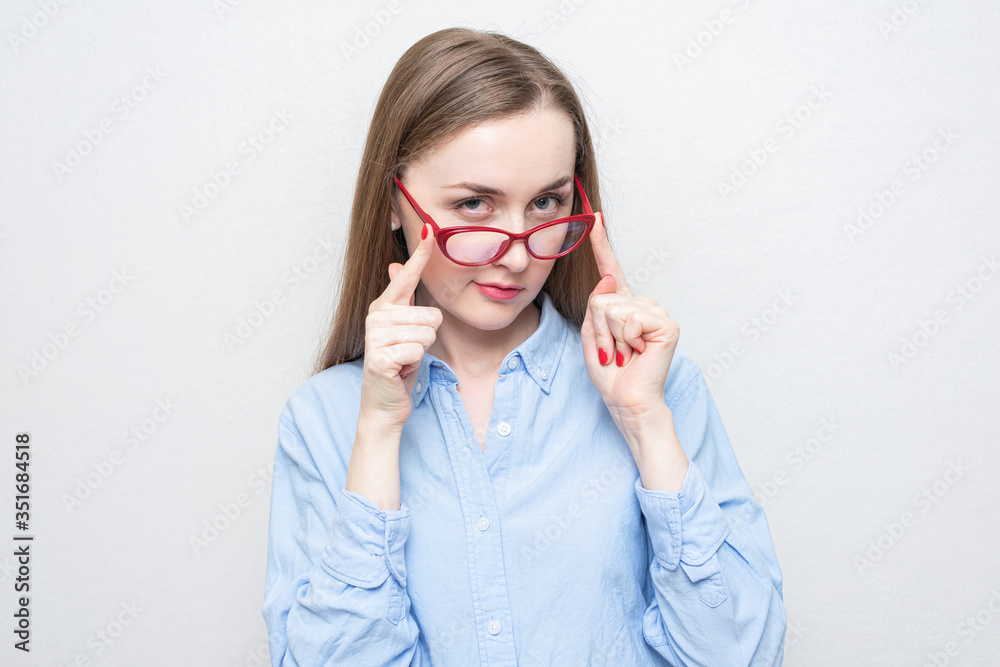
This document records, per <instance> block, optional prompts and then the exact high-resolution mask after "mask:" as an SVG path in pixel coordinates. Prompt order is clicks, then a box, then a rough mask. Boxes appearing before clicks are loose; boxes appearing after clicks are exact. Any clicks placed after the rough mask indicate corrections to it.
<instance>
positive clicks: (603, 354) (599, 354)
mask: <svg viewBox="0 0 1000 667" xmlns="http://www.w3.org/2000/svg"><path fill="white" fill-rule="evenodd" d="M597 357H598V358H599V359H600V360H601V365H602V366H603V365H604V364H606V363H608V353H607V352H605V351H604V348H603V347H602V348H601V349H599V350H598V351H597Z"/></svg>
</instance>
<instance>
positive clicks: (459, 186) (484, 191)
mask: <svg viewBox="0 0 1000 667" xmlns="http://www.w3.org/2000/svg"><path fill="white" fill-rule="evenodd" d="M570 180H572V177H571V176H563V177H562V178H560V179H558V180H555V181H553V182H551V183H549V184H548V185H546V186H545V187H543V188H539V192H541V191H542V190H556V189H558V188H561V187H562V186H564V185H566V184H567V183H569V182H570ZM445 189H446V190H471V191H472V192H475V193H476V194H477V195H492V196H494V197H506V196H507V195H505V194H504V192H503V191H502V190H497V189H496V188H491V187H490V186H488V185H480V184H479V183H469V182H468V181H463V182H461V183H456V184H455V185H446V186H445Z"/></svg>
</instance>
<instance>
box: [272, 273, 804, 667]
mask: <svg viewBox="0 0 1000 667" xmlns="http://www.w3.org/2000/svg"><path fill="white" fill-rule="evenodd" d="M535 303H536V305H538V306H539V307H540V308H541V318H540V322H539V326H538V328H537V329H536V331H534V332H533V333H532V335H531V336H530V337H529V338H528V339H527V340H525V341H524V342H523V343H521V344H520V345H519V346H517V348H515V349H514V350H512V351H511V352H510V353H509V354H508V355H507V356H506V357H505V358H504V360H503V363H502V364H501V366H500V370H499V375H498V377H497V380H496V386H495V390H494V403H493V411H492V414H491V416H490V421H489V429H488V431H487V433H486V444H485V447H484V448H482V449H481V448H480V444H479V439H478V438H477V436H476V434H475V433H474V431H473V428H472V424H471V422H470V420H469V417H468V415H467V413H466V411H465V409H464V406H463V403H462V398H461V395H460V394H459V392H458V389H457V386H458V379H457V377H456V375H455V373H454V372H453V371H452V369H451V368H450V367H449V366H448V364H446V363H445V362H443V361H442V360H440V359H438V358H436V357H434V356H433V355H431V354H429V353H425V354H424V356H423V359H422V361H421V364H420V367H419V371H418V375H417V381H416V383H415V384H414V386H413V391H412V394H411V400H412V411H411V414H410V416H409V418H408V420H407V422H406V424H405V426H404V428H403V431H402V435H401V438H400V443H399V474H400V491H401V504H400V508H399V509H398V510H382V509H380V508H379V507H378V506H377V505H376V504H374V503H373V502H371V501H370V500H368V499H367V498H365V497H364V496H362V495H360V494H357V493H352V492H350V491H347V490H346V489H345V488H344V485H345V480H346V476H347V467H348V464H349V462H350V456H351V451H352V447H353V444H354V438H355V434H356V427H357V420H358V412H359V405H360V391H361V377H362V370H363V359H358V360H356V361H353V362H349V363H345V364H340V365H337V366H334V367H331V368H328V369H326V370H325V371H323V372H321V373H318V374H316V375H314V376H313V377H312V378H310V379H309V380H307V381H306V382H304V383H303V385H302V386H301V387H300V388H299V389H298V390H297V391H296V392H295V393H294V394H293V395H292V396H291V398H290V399H289V400H288V402H287V404H286V405H285V408H284V410H283V411H282V414H281V417H280V419H279V430H278V447H277V452H276V456H275V462H274V477H273V482H272V492H271V517H270V529H269V539H268V560H267V571H266V577H265V601H264V605H263V614H264V619H265V622H266V624H267V628H268V634H269V642H270V650H271V660H272V664H274V665H461V666H468V665H509V666H513V665H521V666H522V667H524V666H528V665H550V664H559V665H688V664H700V665H713V666H721V665H750V664H753V665H772V664H780V662H781V658H782V654H783V640H784V631H785V610H784V605H783V602H782V590H781V572H780V569H779V566H778V563H777V559H776V556H775V553H774V547H773V544H772V540H771V536H770V533H769V530H768V526H767V522H766V519H765V517H764V513H763V511H762V509H761V507H760V505H759V504H758V503H757V502H756V501H755V499H754V497H753V494H752V492H751V490H750V487H749V485H748V484H747V482H746V479H745V477H744V476H743V473H742V471H741V470H740V467H739V464H738V462H737V460H736V457H735V454H734V452H733V449H732V446H731V444H730V442H729V439H728V437H727V435H726V432H725V429H724V428H723V425H722V421H721V418H720V416H719V413H718V410H717V409H716V405H715V402H714V401H713V399H712V397H711V395H710V393H709V390H708V387H707V384H706V382H705V378H704V376H703V374H702V372H701V370H700V369H699V367H698V366H697V364H696V363H695V362H694V361H693V360H692V359H691V357H690V356H689V355H688V354H687V353H686V352H685V351H684V350H683V349H682V348H680V347H678V348H677V349H676V350H675V352H674V356H673V360H672V362H671V366H670V371H669V374H668V376H667V381H666V384H665V387H664V400H665V402H666V404H667V407H669V408H670V410H671V411H672V413H673V419H674V427H675V430H676V432H677V437H678V439H679V440H680V442H681V445H682V447H683V448H684V451H685V453H686V454H687V456H688V471H687V474H686V475H685V477H684V483H683V488H682V489H681V491H679V492H673V493H670V492H665V491H654V490H648V489H645V488H643V486H642V484H641V479H640V478H639V474H638V469H637V467H636V464H635V461H634V460H633V458H632V456H631V453H630V451H629V448H628V445H627V444H626V442H625V439H624V437H623V436H622V434H621V433H620V432H619V431H618V429H617V427H616V425H615V423H614V421H613V420H612V418H611V415H610V414H609V412H608V411H607V408H606V407H605V405H604V402H603V400H602V398H601V396H600V394H599V393H598V392H597V390H596V389H595V388H594V386H593V385H592V383H591V382H590V379H589V376H588V374H587V369H586V366H585V365H584V361H583V350H582V344H581V338H580V332H579V328H577V327H575V326H573V325H572V324H571V323H570V322H568V321H567V320H566V319H565V318H564V317H563V316H562V315H561V314H560V313H559V311H558V310H556V308H555V307H554V305H553V303H552V300H551V297H550V296H549V295H548V294H547V293H546V292H545V291H542V292H540V293H539V294H538V297H537V298H536V300H535Z"/></svg>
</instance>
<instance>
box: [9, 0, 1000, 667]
mask: <svg viewBox="0 0 1000 667" xmlns="http://www.w3.org/2000/svg"><path fill="white" fill-rule="evenodd" d="M388 6H389V5H388V3H387V2H381V1H375V2H360V1H354V2H340V3H321V2H308V3H293V2H263V1H262V0H257V1H251V0H245V1H243V2H234V3H233V6H229V5H225V4H223V3H222V2H218V3H215V4H213V3H212V2H209V1H206V2H199V3H166V2H161V3H154V2H124V1H121V2H100V3H84V2H70V3H67V4H59V3H57V2H48V3H46V2H41V1H39V0H29V1H7V2H4V3H3V9H2V10H0V36H2V43H0V77H2V79H0V80H2V99H0V134H2V140H3V144H2V146H3V149H2V151H0V156H2V157H0V293H2V308H0V318H2V329H0V331H2V339H0V355H2V356H0V359H2V374H0V400H2V404H0V405H2V409H0V440H2V447H0V493H2V497H0V499H2V502H0V507H3V508H5V509H3V511H2V512H0V526H2V528H0V543H2V544H0V615H2V617H3V618H4V619H6V620H5V621H3V622H0V627H3V628H11V627H13V621H12V616H11V614H12V613H13V610H14V581H13V578H14V576H16V575H15V571H14V559H13V556H12V553H13V548H14V547H13V545H14V542H13V540H12V536H13V535H14V534H15V532H16V531H15V530H14V528H13V521H14V517H13V495H14V477H13V476H14V472H15V470H14V456H13V452H14V446H13V443H14V437H15V434H16V433H19V432H23V431H27V432H30V434H31V436H32V438H33V443H34V445H33V449H32V452H33V454H32V457H33V458H32V464H31V468H30V470H31V474H32V476H31V485H32V486H31V488H32V501H31V502H32V505H31V531H30V532H31V533H32V534H34V535H35V536H36V540H35V542H34V544H33V547H32V561H31V586H32V588H31V602H30V610H31V614H32V616H31V619H32V625H31V628H32V635H31V648H32V651H31V653H30V656H29V655H24V654H22V653H21V652H19V651H15V650H14V649H13V648H12V644H13V641H14V640H13V635H12V633H11V632H10V630H9V629H7V630H4V631H3V634H2V635H0V636H2V637H3V640H2V646H0V662H2V663H3V664H12V665H19V664H25V665H28V664H30V665H69V664H73V663H74V661H75V660H78V661H79V662H78V663H77V664H90V665H223V666H227V667H228V666H237V665H246V666H248V665H254V664H260V661H261V660H263V659H264V657H265V656H266V634H265V628H264V623H263V618H262V615H261V611H260V607H261V603H262V599H263V586H264V568H265V562H266V546H267V524H268V509H269V507H268V505H269V490H270V486H269V476H270V470H271V466H272V464H273V457H274V451H275V446H276V442H277V421H278V415H279V412H280V410H281V408H282V406H283V405H284V402H285V401H286V400H287V398H288V396H290V395H291V393H292V392H293V391H294V390H295V389H296V388H297V387H298V386H299V385H300V384H301V383H302V382H303V381H304V380H305V379H306V378H307V377H308V374H309V371H310V368H311V366H312V362H313V359H314V358H315V354H316V352H317V350H318V348H319V346H320V345H321V342H322V340H323V339H324V336H325V329H326V327H327V324H328V321H329V316H330V313H331V309H332V307H333V303H334V300H335V298H336V295H337V293H338V292H337V290H338V287H337V280H338V278H337V275H338V270H339V268H340V263H341V260H342V257H341V252H342V249H343V246H342V245H339V239H340V238H341V237H342V236H343V233H344V231H345V228H346V224H347V214H348V211H349V207H350V203H351V198H352V195H353V193H352V188H353V186H354V180H355V177H356V173H357V168H358V163H359V158H360V154H361V149H362V146H363V142H364V136H365V132H366V131H367V124H368V121H369V119H370V116H371V112H372V109H373V107H374V103H375V99H376V97H377V96H378V94H379V91H380V88H381V86H382V84H383V83H384V81H385V78H386V76H387V75H388V73H389V70H390V69H391V67H392V66H393V64H394V63H395V62H396V60H397V59H398V58H399V56H400V55H401V54H402V53H403V52H404V51H405V50H406V49H407V48H408V47H409V46H410V45H411V44H413V43H414V42H415V41H417V40H418V39H419V38H421V37H423V36H424V35H427V34H429V33H431V32H433V31H435V30H438V29H441V28H445V27H450V26H456V25H463V26H470V27H476V28H493V29H498V30H501V31H503V32H505V33H507V34H510V35H512V36H514V37H516V38H519V39H522V40H523V41H526V42H528V43H530V44H532V45H534V46H536V47H538V48H539V49H541V50H542V52H543V53H545V54H546V55H548V56H550V57H551V58H552V59H554V60H555V61H556V62H557V64H559V65H560V66H561V67H563V68H564V71H566V73H567V74H568V75H569V76H570V77H571V79H572V81H573V82H574V84H575V85H576V86H577V88H578V91H579V93H580V95H581V96H582V98H583V99H584V100H585V104H586V107H587V111H588V114H589V120H590V122H591V124H592V128H593V129H594V131H595V133H596V134H597V135H598V136H599V137H600V140H599V142H598V143H599V145H598V149H599V156H598V163H599V166H600V172H601V191H602V195H603V199H604V202H605V206H604V208H605V211H606V214H607V219H608V225H609V230H610V233H611V235H612V241H613V244H614V247H615V249H616V252H617V254H618V256H619V259H620V261H621V262H622V264H623V266H624V267H625V269H626V272H627V274H628V275H629V276H630V279H631V283H632V286H633V289H634V290H635V291H636V293H639V294H648V295H650V296H653V297H654V298H656V299H657V300H658V301H659V302H660V304H661V305H663V306H664V307H665V308H667V310H668V311H669V312H670V314H671V316H672V317H673V318H674V319H675V320H677V321H678V322H679V323H680V326H681V345H682V347H684V348H685V349H686V350H688V351H689V352H690V353H691V354H692V355H693V356H694V358H695V360H696V361H697V362H698V363H699V364H700V365H701V367H702V369H703V370H704V371H705V372H706V375H707V376H708V377H709V378H710V386H711V389H712V392H713V395H714V397H715V399H716V401H717V404H718V406H719V410H720V413H721V415H722V417H723V420H724V423H725V425H726V428H727V431H728V433H729V436H730V439H731V441H732V443H733V446H734V448H735V450H736V453H737V456H738V458H739V460H740V463H741V465H742V467H743V470H744V472H745V473H746V476H747V478H748V480H749V481H750V483H751V484H752V486H753V487H754V489H755V490H756V491H757V493H758V496H759V498H760V500H761V502H762V503H763V504H764V506H765V509H766V512H767V516H768V520H769V523H770V527H771V531H772V535H773V537H774V541H775V545H776V550H777V555H778V560H779V563H780V565H781V567H782V570H783V573H784V578H785V579H784V596H785V602H786V605H787V610H788V619H789V631H788V637H787V647H786V662H785V664H787V665H809V666H817V665H918V666H919V665H924V664H933V663H932V662H931V659H932V657H933V659H934V660H936V661H937V664H950V665H984V664H990V662H991V660H995V656H997V655H998V654H1000V618H998V613H1000V570H998V568H997V566H996V564H997V559H996V554H997V552H998V549H1000V531H998V530H997V529H998V527H1000V522H998V520H997V509H996V508H997V505H998V501H1000V493H998V491H997V488H998V485H997V481H996V480H997V477H998V473H1000V457H998V456H997V455H996V447H997V444H998V440H997V435H996V417H997V401H998V398H1000V395H998V393H1000V392H998V390H997V380H996V377H997V371H998V370H1000V369H998V362H1000V352H998V345H997V342H996V341H997V337H996V331H997V329H998V326H1000V317H998V308H997V305H998V303H1000V299H998V297H1000V275H997V273H996V271H997V269H996V268H990V266H991V265H990V262H995V261H996V258H997V256H998V254H1000V231H998V225H997V222H998V216H997V211H998V203H1000V201H998V200H1000V197H998V194H997V193H998V192H1000V189H998V187H997V182H998V177H1000V167H998V158H997V156H998V153H1000V137H998V118H1000V114H998V111H1000V85H998V84H1000V71H998V67H1000V40H998V38H997V35H998V34H1000V9H998V7H997V5H996V3H993V2H989V1H988V0H978V1H972V0H967V1H964V2H951V3H944V2H922V3H921V2H917V1H916V0H908V1H907V2H898V1H895V0H892V1H888V0H876V1H874V2H865V3H861V2H856V3H825V4H824V5H822V6H820V4H819V3H795V2H791V1H786V2H778V1H777V0H772V1H770V2H767V1H760V2H749V3H744V2H742V1H741V2H718V1H715V2H707V3H706V2H686V3H653V2H648V3H643V4H637V3H636V4H631V5H629V4H626V3H621V2H607V1H605V2H600V1H597V0H592V1H591V0H588V1H587V2H581V3H572V2H569V1H566V2H563V3H562V4H561V5H560V4H559V3H558V2H551V3H549V4H546V3H539V2H530V3H529V2H526V1H520V2H505V3H495V2H490V3H485V2H482V3H473V2H468V1H467V0H463V1H461V2H460V1H457V0H456V1H452V2H435V3H430V2H422V3H415V2H410V1H408V0H400V3H399V4H398V5H393V6H392V7H393V8H395V9H397V10H398V11H397V12H396V13H392V12H391V11H389V10H388V9H387V7H388ZM46 7H47V10H46V9H45V8H46ZM724 10H728V12H729V13H728V14H724V15H723V14H722V12H723V11H724ZM379 12H381V16H382V22H383V23H384V24H385V25H382V24H380V23H379V22H378V21H377V20H376V18H377V16H379ZM722 19H726V21H723V20H722ZM365 30H367V31H368V33H369V35H368V36H366V37H361V36H359V35H364V31H365ZM355 42H357V44H360V48H358V47H357V46H354V45H353V44H354V43H355ZM699 43H700V44H699ZM348 47H350V48H349V50H348V51H345V48H348ZM351 50H353V52H351ZM685 52H687V54H688V55H686V56H685V55H684V54H685ZM680 56H683V57H684V58H687V60H686V61H685V60H683V59H682V58H681V57H680ZM150 72H153V73H155V75H156V76H155V77H154V76H153V75H151V74H149V73H150ZM122 96H125V98H124V100H123V99H122ZM810 104H811V107H810ZM129 105H131V106H129ZM126 111H127V113H126ZM279 113H283V114H285V117H286V118H287V119H288V120H287V122H283V121H281V116H278V115H276V114H279ZM796 114H797V115H798V119H797V120H796ZM789 115H791V120H789V119H788V117H789ZM792 120H794V124H792ZM102 123H103V125H102ZM269 124H271V126H272V127H279V126H281V129H280V130H278V131H276V132H273V133H271V134H270V135H269V134H268V133H267V129H268V127H269ZM102 127H104V128H110V130H109V131H107V132H104V131H101V128H102ZM262 133H263V135H262ZM255 136H258V137H261V136H262V139H268V140H269V141H267V143H262V144H261V146H262V150H259V151H255V152H254V151H251V150H250V149H249V146H250V144H247V143H245V142H247V141H248V139H249V138H250V137H255ZM945 136H947V137H949V138H948V139H947V140H945V139H943V138H939V137H945ZM88 137H98V138H99V139H100V141H99V142H92V141H91V140H90V139H88ZM935 141H937V144H935ZM88 142H89V143H96V146H95V145H90V146H88ZM81 145H82V148H81ZM768 147H769V148H770V150H768ZM88 149H90V150H88ZM74 152H75V153H76V154H77V156H78V159H74V158H72V155H70V154H71V153H74ZM82 153H86V154H85V155H83V154H82ZM754 156H756V160H757V162H761V163H762V164H759V165H758V164H757V163H756V162H754ZM916 160H920V161H921V162H920V164H921V165H922V166H918V165H917V162H916ZM229 161H235V162H236V163H237V166H238V167H239V172H238V173H237V174H236V175H235V176H233V177H232V178H230V180H229V182H228V183H225V184H224V186H223V187H216V186H214V185H213V183H214V181H213V177H214V178H216V179H218V180H220V181H224V179H221V178H220V177H219V176H218V174H219V173H220V172H223V171H224V170H225V168H226V164H227V162H229ZM70 163H72V164H73V165H75V166H69V165H70ZM60 164H61V165H63V167H59V165H60ZM894 181H898V183H896V192H895V193H893V191H892V187H893V182H894ZM723 183H729V184H730V186H731V190H730V191H728V192H724V191H723V190H722V189H721V188H720V184H723ZM196 193H201V195H202V196H205V200H204V201H200V202H199V200H198V196H197V194H196ZM880 198H881V199H882V200H883V201H884V202H886V203H887V205H885V206H884V207H883V208H881V209H880V208H879V207H880V206H883V205H882V204H880V202H879V199H880ZM196 203H200V204H201V205H202V208H201V209H200V210H199V209H197V208H196V206H195V204H196ZM184 207H190V208H191V209H193V210H195V211H197V212H196V213H194V214H192V213H191V211H188V212H187V213H185V209H184ZM859 209H870V210H871V211H874V214H873V215H872V216H871V218H870V220H866V221H865V222H864V225H860V224H858V218H859ZM852 226H854V228H853V229H852ZM330 246H332V247H333V248H334V250H335V251H336V252H335V253H334V254H333V255H331V254H329V252H328V251H327V250H325V249H324V248H325V247H330ZM296 271H298V272H300V274H301V277H296ZM116 272H117V273H118V274H119V275H120V276H123V277H120V278H118V279H116V278H115V275H116ZM122 272H124V273H122ZM959 288H961V289H962V290H966V291H967V294H968V297H965V296H961V292H960V291H959ZM275 292H277V294H276V296H277V297H279V299H280V302H277V303H274V302H272V304H271V306H270V307H269V306H268V304H267V303H265V302H266V301H268V300H270V299H272V298H273V297H274V296H275ZM780 293H784V294H785V295H786V298H787V300H788V303H790V304H791V305H786V304H785V303H784V302H781V301H779V302H778V303H777V306H778V307H779V308H780V310H781V311H782V312H778V310H776V309H774V307H775V305H776V304H775V301H776V299H779V294H780ZM88 299H91V300H95V302H97V308H99V309H100V310H99V312H98V310H97V308H92V307H91V306H88V305H87V303H88ZM258 309H261V310H263V311H264V312H265V314H264V315H261V314H260V312H259V311H258ZM255 312H256V313H257V314H254V313H255ZM936 316H937V317H938V322H937V323H936V324H935V323H934V322H933V320H934V319H935V317H936ZM241 322H245V324H243V326H244V327H248V328H246V329H245V330H243V333H244V334H248V335H247V336H246V337H245V338H243V337H239V334H238V332H239V331H240V327H241ZM251 322H252V323H253V324H252V325H251ZM67 327H69V328H70V329H71V330H73V331H75V332H76V335H73V336H70V335H68V334H63V333H61V332H66V331H67ZM74 327H75V328H74ZM922 327H923V328H922ZM927 332H929V333H927ZM234 339H235V340H237V341H239V342H238V343H235V344H234V343H233V342H232V341H233V340H234ZM907 341H909V343H907ZM908 344H909V345H912V346H913V347H912V349H910V348H909V347H907V345H908ZM734 345H736V349H737V350H738V351H739V353H738V354H733V355H732V356H731V357H727V351H728V350H730V349H731V348H732V346H734ZM36 355H38V356H36ZM892 355H898V359H897V360H896V362H895V363H894V362H893V360H892ZM33 363H34V369H33V368H32V365H33ZM158 402H162V404H163V405H167V406H169V414H167V412H165V411H164V410H163V409H162V408H161V409H160V410H157V405H158ZM164 416H165V417H166V418H165V419H163V417H164ZM154 417H160V418H161V420H160V421H159V422H157V421H156V420H155V419H154ZM824 420H826V421H827V422H828V423H832V424H833V425H834V427H833V429H831V430H832V431H833V433H832V436H831V435H829V433H830V431H828V430H826V429H825V428H824V427H823V423H824ZM132 429H137V430H138V432H139V433H141V434H142V439H141V440H140V439H138V438H136V439H134V440H133V439H131V436H129V437H127V438H126V437H125V435H124V434H126V433H128V432H129V431H130V430H132ZM143 429H145V432H143ZM820 438H822V439H820ZM116 451H117V452H118V453H117V455H116V454H115V452H116ZM109 457H115V458H114V462H111V461H110V459H109ZM806 457H808V458H806ZM949 462H950V463H951V465H952V466H953V467H954V468H957V469H958V470H959V471H960V474H957V473H954V472H949V470H950V468H949ZM101 470H103V471H104V474H103V475H102V474H101V473H100V472H99V471H101ZM924 489H927V493H928V496H921V494H922V492H923V490H924ZM81 496H83V497H82V498H81ZM922 498H923V499H922ZM931 499H933V500H931ZM226 508H228V510H226ZM226 511H228V512H229V514H231V515H232V518H227V517H226V515H225V513H226ZM237 511H238V515H237V514H236V512H237ZM904 521H905V525H904ZM211 522H215V523H216V525H221V526H224V529H223V530H221V531H217V532H216V533H214V534H213V533H212V532H211V530H212V529H211V528H209V525H210V523H211ZM196 538H197V539H202V540H204V542H203V543H202V544H201V545H198V544H197V543H195V542H193V540H194V539H196ZM991 600H992V602H991ZM991 604H992V606H993V610H990V605H991ZM123 605H124V606H123ZM129 605H131V606H133V609H134V610H135V611H134V612H132V613H129V612H127V611H126V610H125V607H126V606H129ZM977 614H978V618H979V620H978V621H976V620H975V619H976V617H977ZM967 619H972V620H971V623H970V621H969V620H967ZM120 621H127V622H128V624H127V625H124V626H119V625H118V623H119V622H120ZM99 631H100V632H103V633H105V636H106V637H107V638H108V640H109V641H110V643H108V642H106V641H102V640H100V639H98V637H99V635H98V632H99ZM108 633H110V634H108ZM112 635H114V636H113V637H112ZM949 642H953V644H950V643H949ZM949 650H950V651H951V655H948V654H947V651H949ZM255 654H256V655H257V656H258V657H256V658H255V657H254V655H255Z"/></svg>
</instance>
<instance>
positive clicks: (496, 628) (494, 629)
mask: <svg viewBox="0 0 1000 667" xmlns="http://www.w3.org/2000/svg"><path fill="white" fill-rule="evenodd" d="M486 629H487V630H489V631H490V634H491V635H495V634H497V633H498V632H500V621H490V623H489V625H487V626H486Z"/></svg>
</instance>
